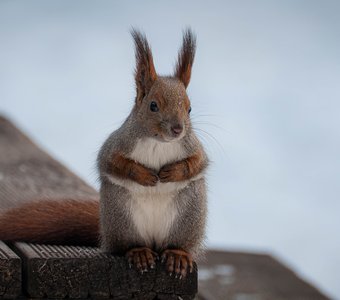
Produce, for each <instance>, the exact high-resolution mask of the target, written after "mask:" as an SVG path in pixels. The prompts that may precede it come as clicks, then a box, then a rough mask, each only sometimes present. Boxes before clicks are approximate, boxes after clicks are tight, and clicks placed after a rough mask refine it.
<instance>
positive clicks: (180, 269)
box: [161, 249, 193, 279]
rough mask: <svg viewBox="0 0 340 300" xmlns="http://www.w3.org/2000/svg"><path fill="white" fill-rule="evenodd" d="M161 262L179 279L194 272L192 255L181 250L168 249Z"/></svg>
mask: <svg viewBox="0 0 340 300" xmlns="http://www.w3.org/2000/svg"><path fill="white" fill-rule="evenodd" d="M161 261H162V262H163V263H166V268H167V270H168V272H169V273H170V276H172V274H173V273H175V277H176V278H177V277H179V279H182V278H185V277H186V275H187V273H188V272H190V273H192V271H193V261H192V256H191V255H190V253H188V252H186V251H184V250H180V249H167V250H165V251H164V252H163V253H162V255H161Z"/></svg>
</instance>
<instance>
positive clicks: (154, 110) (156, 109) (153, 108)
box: [150, 101, 159, 112]
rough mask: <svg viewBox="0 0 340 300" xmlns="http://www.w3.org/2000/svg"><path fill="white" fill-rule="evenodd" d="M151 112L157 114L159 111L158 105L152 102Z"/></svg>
mask: <svg viewBox="0 0 340 300" xmlns="http://www.w3.org/2000/svg"><path fill="white" fill-rule="evenodd" d="M150 110H151V111H153V112H156V111H158V110H159V108H158V106H157V103H156V102H155V101H152V102H151V103H150Z"/></svg>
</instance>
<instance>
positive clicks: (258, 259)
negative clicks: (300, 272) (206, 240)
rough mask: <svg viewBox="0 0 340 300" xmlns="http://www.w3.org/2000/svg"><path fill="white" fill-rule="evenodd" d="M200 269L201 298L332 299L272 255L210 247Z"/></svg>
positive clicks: (208, 299) (259, 299)
mask: <svg viewBox="0 0 340 300" xmlns="http://www.w3.org/2000/svg"><path fill="white" fill-rule="evenodd" d="M199 270H200V272H199V294H200V295H199V299H206V300H214V299H254V300H271V299H276V300H286V299H299V300H310V299H314V300H324V299H328V298H327V297H326V296H325V295H323V294H322V293H321V292H320V291H318V290H317V289H316V288H315V287H313V286H312V285H310V284H308V283H307V282H306V281H304V280H302V279H301V278H299V277H298V276H297V275H296V274H295V273H294V272H293V271H291V270H290V269H288V268H287V267H285V266H284V265H282V264H281V263H280V262H278V261H277V260H275V259H274V258H273V257H271V256H270V255H264V254H251V253H239V252H224V251H209V252H208V253H207V259H206V260H205V261H204V262H202V263H201V264H199Z"/></svg>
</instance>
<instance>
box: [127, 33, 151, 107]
mask: <svg viewBox="0 0 340 300" xmlns="http://www.w3.org/2000/svg"><path fill="white" fill-rule="evenodd" d="M131 35H132V37H133V39H134V42H135V55H136V69H135V81H136V89H137V97H136V101H142V100H143V98H144V96H145V95H146V94H147V93H148V92H149V90H150V88H151V86H152V84H153V83H154V81H155V80H156V79H157V73H156V70H155V66H154V64H153V59H152V53H151V49H150V47H149V44H148V41H147V40H146V37H145V35H144V34H142V33H141V32H139V31H138V30H136V29H132V30H131Z"/></svg>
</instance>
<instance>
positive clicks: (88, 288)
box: [14, 243, 197, 299]
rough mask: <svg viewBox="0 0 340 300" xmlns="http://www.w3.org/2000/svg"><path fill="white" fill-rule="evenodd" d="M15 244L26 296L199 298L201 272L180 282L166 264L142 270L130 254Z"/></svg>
mask: <svg viewBox="0 0 340 300" xmlns="http://www.w3.org/2000/svg"><path fill="white" fill-rule="evenodd" d="M14 247H15V249H16V253H18V254H19V255H20V256H21V258H22V260H23V262H24V264H23V266H24V267H23V276H24V282H25V285H24V290H25V294H27V295H28V296H30V297H32V298H46V297H47V298H60V299H64V298H73V299H84V298H92V299H93V298H114V299H132V298H133V297H137V299H139V298H140V299H155V298H156V297H157V298H158V299H177V298H178V296H180V297H182V299H193V298H194V296H195V294H196V292H197V273H196V271H194V272H193V273H192V274H190V275H189V276H188V277H187V278H185V279H181V280H180V279H178V278H174V277H173V276H169V273H167V272H166V271H165V266H164V265H161V264H160V263H158V264H157V267H156V268H155V269H154V270H149V271H148V272H146V273H143V274H140V273H139V272H138V271H137V270H136V269H134V268H129V266H128V263H127V261H126V259H125V258H124V257H117V256H111V255H107V254H103V253H101V252H100V251H99V250H98V249H97V248H89V247H71V246H48V245H34V244H26V243H15V245H14ZM174 297H175V298H174ZM176 297H177V298H176Z"/></svg>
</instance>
